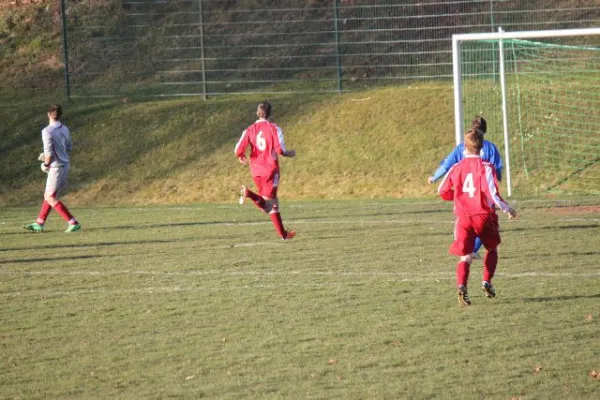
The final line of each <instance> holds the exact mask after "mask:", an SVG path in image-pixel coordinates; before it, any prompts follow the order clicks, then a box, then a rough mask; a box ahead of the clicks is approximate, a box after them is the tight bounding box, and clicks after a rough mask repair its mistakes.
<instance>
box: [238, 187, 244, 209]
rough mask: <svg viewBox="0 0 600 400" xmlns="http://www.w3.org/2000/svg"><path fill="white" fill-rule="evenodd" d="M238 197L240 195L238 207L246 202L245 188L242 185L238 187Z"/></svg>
mask: <svg viewBox="0 0 600 400" xmlns="http://www.w3.org/2000/svg"><path fill="white" fill-rule="evenodd" d="M239 195H240V198H239V199H238V203H239V204H240V205H242V204H244V202H245V201H246V186H244V185H242V186H241V187H240V192H239Z"/></svg>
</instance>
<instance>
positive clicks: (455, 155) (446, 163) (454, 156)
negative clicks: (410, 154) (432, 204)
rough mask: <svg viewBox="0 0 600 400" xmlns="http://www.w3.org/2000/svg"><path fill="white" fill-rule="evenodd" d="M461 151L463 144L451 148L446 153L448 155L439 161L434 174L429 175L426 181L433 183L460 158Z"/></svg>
mask: <svg viewBox="0 0 600 400" xmlns="http://www.w3.org/2000/svg"><path fill="white" fill-rule="evenodd" d="M462 152H463V146H461V145H458V146H456V147H455V148H454V150H452V152H451V153H450V154H448V156H447V157H446V158H444V160H443V161H442V162H441V163H440V166H439V167H438V169H436V170H435V172H434V174H433V175H432V176H430V177H429V179H428V182H429V183H434V182H435V181H437V180H438V179H440V178H441V177H442V176H444V175H445V174H446V173H447V172H448V171H449V170H450V168H452V166H453V165H454V164H456V163H458V162H459V161H460V160H462Z"/></svg>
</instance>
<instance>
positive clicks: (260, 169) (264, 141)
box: [235, 119, 286, 176]
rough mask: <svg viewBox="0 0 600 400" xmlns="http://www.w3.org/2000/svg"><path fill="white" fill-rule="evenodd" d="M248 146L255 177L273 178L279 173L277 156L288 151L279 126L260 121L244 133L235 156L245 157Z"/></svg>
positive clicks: (236, 148) (236, 146)
mask: <svg viewBox="0 0 600 400" xmlns="http://www.w3.org/2000/svg"><path fill="white" fill-rule="evenodd" d="M248 145H250V168H251V170H252V175H253V176H271V174H273V173H274V172H279V161H278V159H277V155H278V154H283V153H285V151H286V148H285V143H284V141H283V131H282V130H281V128H280V127H279V126H277V125H276V124H274V123H272V122H269V121H268V120H266V119H259V120H258V121H256V122H255V123H254V124H252V125H250V126H249V127H248V128H247V129H246V130H245V131H244V132H243V133H242V137H241V138H240V140H239V141H238V142H237V144H236V145H235V155H236V156H238V157H241V156H243V155H244V154H245V153H246V148H247V147H248Z"/></svg>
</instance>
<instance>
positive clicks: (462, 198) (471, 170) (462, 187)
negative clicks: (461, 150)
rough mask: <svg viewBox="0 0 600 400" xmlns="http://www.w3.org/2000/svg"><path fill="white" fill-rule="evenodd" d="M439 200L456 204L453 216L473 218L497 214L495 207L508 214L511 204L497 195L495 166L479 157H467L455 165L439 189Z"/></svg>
mask: <svg viewBox="0 0 600 400" xmlns="http://www.w3.org/2000/svg"><path fill="white" fill-rule="evenodd" d="M438 194H439V195H440V197H441V198H442V199H444V200H447V201H454V214H456V215H458V216H470V215H477V214H492V213H495V212H496V211H495V208H494V205H496V206H498V208H500V209H501V210H502V211H503V212H508V210H509V207H508V204H506V203H505V202H504V200H503V199H502V197H501V196H500V193H499V192H498V178H497V177H496V170H495V169H494V166H493V165H492V164H490V163H489V162H487V161H483V160H482V159H481V157H480V156H478V155H471V154H469V155H466V156H465V158H464V159H463V160H462V161H460V162H459V163H458V164H455V165H454V166H453V167H452V168H450V170H449V171H448V174H446V176H445V177H444V180H443V181H442V183H441V184H440V187H439V188H438Z"/></svg>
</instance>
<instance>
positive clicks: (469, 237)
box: [449, 213, 501, 256]
mask: <svg viewBox="0 0 600 400" xmlns="http://www.w3.org/2000/svg"><path fill="white" fill-rule="evenodd" d="M476 237H479V238H480V239H481V241H482V242H483V245H484V246H485V248H486V249H488V250H494V249H496V248H497V247H498V245H500V243H501V241H500V227H499V226H498V214H496V213H492V214H477V215H470V216H465V215H461V216H459V217H458V218H456V225H455V227H454V242H453V243H452V245H451V246H450V250H449V251H450V254H454V255H455V256H466V255H468V254H471V253H472V252H473V250H474V248H475V238H476Z"/></svg>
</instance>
